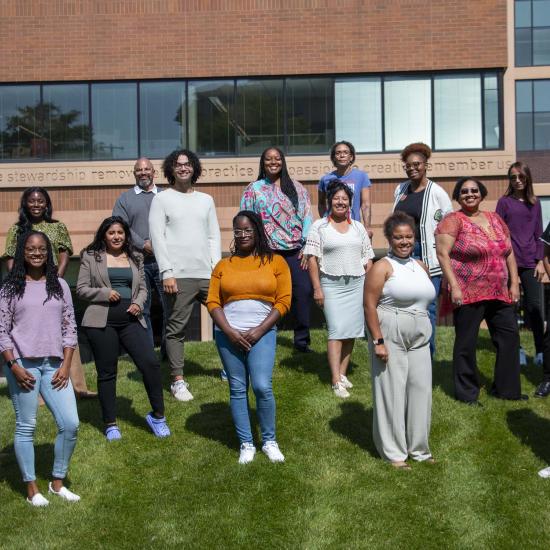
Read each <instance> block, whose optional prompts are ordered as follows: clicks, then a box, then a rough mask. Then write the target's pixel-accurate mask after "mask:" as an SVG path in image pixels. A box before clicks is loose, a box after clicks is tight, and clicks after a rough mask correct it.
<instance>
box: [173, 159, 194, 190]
mask: <svg viewBox="0 0 550 550" xmlns="http://www.w3.org/2000/svg"><path fill="white" fill-rule="evenodd" d="M194 172H195V171H194V169H193V165H192V164H191V162H190V161H189V158H188V157H187V155H180V156H179V157H178V160H176V164H174V178H175V179H176V185H178V184H179V185H186V186H187V185H192V184H193V174H194Z"/></svg>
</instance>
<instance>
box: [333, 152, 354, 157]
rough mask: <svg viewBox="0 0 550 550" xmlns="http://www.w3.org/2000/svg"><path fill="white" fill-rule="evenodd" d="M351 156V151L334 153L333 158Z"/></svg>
mask: <svg viewBox="0 0 550 550" xmlns="http://www.w3.org/2000/svg"><path fill="white" fill-rule="evenodd" d="M350 155H351V151H336V153H334V156H335V157H349V156H350Z"/></svg>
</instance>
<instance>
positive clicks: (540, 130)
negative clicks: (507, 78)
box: [516, 80, 550, 151]
mask: <svg viewBox="0 0 550 550" xmlns="http://www.w3.org/2000/svg"><path fill="white" fill-rule="evenodd" d="M516 146H517V149H518V150H519V151H548V150H550V80H522V81H518V82H516Z"/></svg>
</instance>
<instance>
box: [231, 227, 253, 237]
mask: <svg viewBox="0 0 550 550" xmlns="http://www.w3.org/2000/svg"><path fill="white" fill-rule="evenodd" d="M233 235H235V237H250V236H251V235H254V229H233Z"/></svg>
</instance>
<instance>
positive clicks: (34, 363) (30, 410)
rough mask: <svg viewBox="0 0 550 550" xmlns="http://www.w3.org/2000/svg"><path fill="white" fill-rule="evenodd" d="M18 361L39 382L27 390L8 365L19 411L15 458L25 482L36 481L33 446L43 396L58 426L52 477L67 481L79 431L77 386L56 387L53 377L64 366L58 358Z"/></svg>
mask: <svg viewBox="0 0 550 550" xmlns="http://www.w3.org/2000/svg"><path fill="white" fill-rule="evenodd" d="M18 361H19V364H20V365H22V366H23V367H24V368H25V369H27V370H28V371H29V372H30V373H31V374H32V375H33V376H34V378H35V380H36V382H35V384H34V388H33V389H32V390H31V391H26V390H23V389H21V388H20V387H19V385H18V384H17V382H16V380H15V376H14V375H13V373H12V372H11V370H10V369H9V368H8V367H7V366H4V372H5V374H6V378H7V379H8V386H9V389H10V395H11V401H12V403H13V408H14V410H15V439H14V448H15V456H16V458H17V463H18V464H19V469H20V470H21V474H22V475H23V481H25V482H29V481H35V480H36V474H35V471H34V444H33V443H34V430H35V428H36V412H37V409H38V394H40V395H41V396H42V397H43V399H44V401H45V402H46V405H47V406H48V409H50V411H51V412H52V414H53V416H54V418H55V422H56V424H57V437H56V438H55V447H54V462H53V470H52V476H53V477H54V478H58V479H63V478H64V477H65V476H66V475H67V470H68V468H69V462H70V460H71V456H72V454H73V451H74V448H75V445H76V434H77V432H78V411H77V409H76V399H75V396H74V391H73V386H72V384H71V382H70V381H69V384H68V385H67V387H66V388H63V389H61V390H56V389H54V387H53V386H52V377H53V375H54V374H55V372H56V371H57V369H58V368H59V366H60V365H61V360H60V359H58V358H54V357H40V358H38V359H19V360H18Z"/></svg>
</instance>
